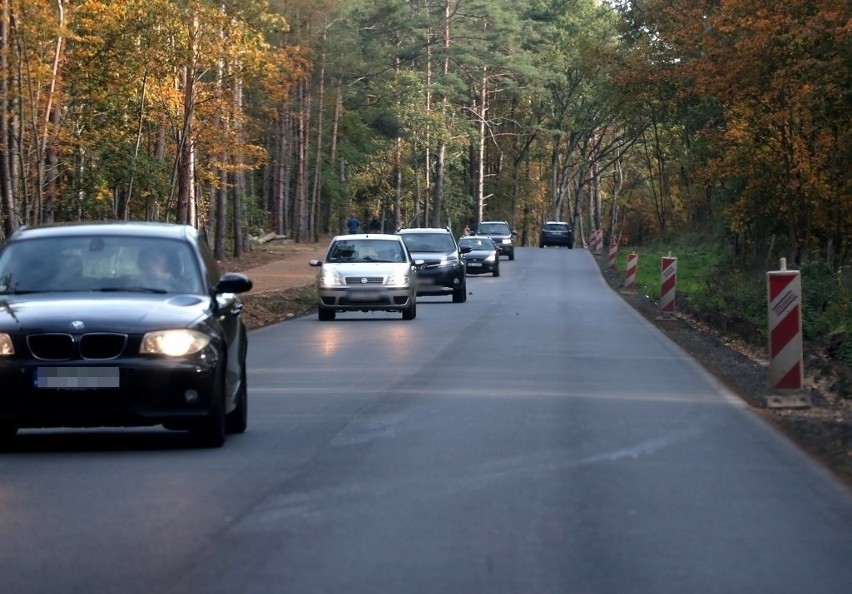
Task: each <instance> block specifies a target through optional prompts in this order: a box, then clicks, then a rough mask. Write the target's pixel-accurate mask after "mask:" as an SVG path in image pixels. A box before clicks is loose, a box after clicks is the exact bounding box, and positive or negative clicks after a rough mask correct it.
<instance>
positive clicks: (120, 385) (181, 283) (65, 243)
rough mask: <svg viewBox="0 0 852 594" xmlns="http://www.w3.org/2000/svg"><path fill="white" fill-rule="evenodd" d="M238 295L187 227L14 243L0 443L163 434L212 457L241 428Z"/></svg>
mask: <svg viewBox="0 0 852 594" xmlns="http://www.w3.org/2000/svg"><path fill="white" fill-rule="evenodd" d="M250 289H251V281H250V280H249V279H248V278H247V277H246V276H244V275H242V274H237V273H231V274H224V275H221V276H220V272H219V268H218V265H217V263H216V260H215V259H214V258H213V256H212V253H211V251H210V249H209V248H208V246H207V243H206V241H205V239H204V237H203V236H202V234H200V233H199V232H198V231H197V230H195V229H193V228H192V227H189V226H185V225H170V224H159V223H110V224H71V225H55V226H45V227H32V228H26V227H23V228H20V229H18V230H17V231H16V232H15V233H13V234H12V235H11V236H10V237H9V239H8V240H7V241H6V243H5V244H3V246H2V248H0V304H2V307H0V386H2V390H0V440H3V441H6V442H7V443H8V441H9V440H11V439H12V438H13V437H14V435H15V434H16V433H17V430H18V428H22V427H99V426H146V425H163V426H164V427H166V428H167V429H180V430H188V431H189V432H190V435H191V437H192V438H193V439H194V440H195V441H196V442H197V443H198V444H200V445H203V446H208V447H218V446H221V445H222V444H223V443H224V441H225V435H226V433H241V432H243V431H245V429H246V424H247V407H248V401H247V389H246V349H247V332H246V328H245V326H244V324H243V322H242V320H241V319H240V312H241V310H242V305H241V303H240V302H239V300H238V299H237V297H236V293H241V292H244V291H248V290H250Z"/></svg>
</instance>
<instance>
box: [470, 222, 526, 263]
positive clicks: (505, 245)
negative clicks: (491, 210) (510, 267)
mask: <svg viewBox="0 0 852 594" xmlns="http://www.w3.org/2000/svg"><path fill="white" fill-rule="evenodd" d="M476 234H477V235H487V236H488V237H490V238H491V239H493V240H494V243H496V244H497V247H498V248H499V249H500V255H501V256H508V257H509V259H510V260H514V259H515V236H516V235H517V234H518V233H517V231H512V229H511V227H509V223H507V222H506V221H482V222H481V223H479V226H478V227H477V228H476Z"/></svg>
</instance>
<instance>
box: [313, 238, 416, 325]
mask: <svg viewBox="0 0 852 594" xmlns="http://www.w3.org/2000/svg"><path fill="white" fill-rule="evenodd" d="M309 264H310V265H311V266H315V267H318V268H319V269H320V270H319V273H318V274H317V292H318V293H319V303H318V313H317V315H318V318H319V319H320V320H321V321H328V320H333V319H334V318H335V316H336V314H337V312H346V311H365V312H366V311H396V312H401V313H402V319H403V320H413V319H414V318H415V317H416V316H417V275H416V273H415V262H414V260H412V258H411V254H410V253H409V251H408V248H406V247H405V244H404V243H403V242H402V239H400V238H399V237H398V236H396V235H384V234H374V233H369V234H356V235H340V236H338V237H335V238H334V239H332V240H331V243H330V244H329V246H328V251H327V252H326V254H325V258H323V259H322V260H310V261H309Z"/></svg>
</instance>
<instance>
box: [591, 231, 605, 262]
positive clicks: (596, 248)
mask: <svg viewBox="0 0 852 594" xmlns="http://www.w3.org/2000/svg"><path fill="white" fill-rule="evenodd" d="M602 251H603V231H602V230H601V229H595V230H594V231H592V253H593V254H594V255H595V256H600V255H601V252H602Z"/></svg>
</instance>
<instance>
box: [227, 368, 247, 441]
mask: <svg viewBox="0 0 852 594" xmlns="http://www.w3.org/2000/svg"><path fill="white" fill-rule="evenodd" d="M247 427H248V386H247V385H246V366H245V362H243V370H242V372H241V373H240V388H239V390H237V407H236V408H235V409H234V410H232V411H231V412H229V413H228V414H227V416H226V417H225V431H226V432H227V433H245V430H246V428H247Z"/></svg>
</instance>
